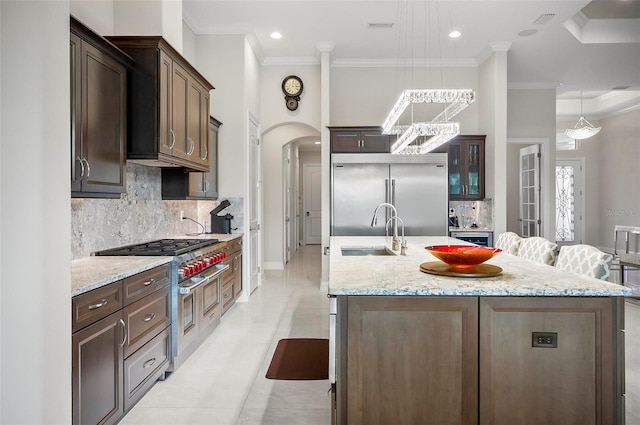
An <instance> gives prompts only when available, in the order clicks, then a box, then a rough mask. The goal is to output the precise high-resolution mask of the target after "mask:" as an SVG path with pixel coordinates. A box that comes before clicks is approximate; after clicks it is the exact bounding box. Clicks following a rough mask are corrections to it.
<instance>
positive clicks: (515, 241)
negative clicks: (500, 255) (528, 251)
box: [495, 232, 522, 255]
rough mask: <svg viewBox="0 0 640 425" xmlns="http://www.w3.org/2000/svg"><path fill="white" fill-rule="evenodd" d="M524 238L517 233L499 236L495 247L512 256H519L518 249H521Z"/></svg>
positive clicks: (505, 233) (506, 233)
mask: <svg viewBox="0 0 640 425" xmlns="http://www.w3.org/2000/svg"><path fill="white" fill-rule="evenodd" d="M521 240H522V238H521V237H520V236H518V234H517V233H513V232H504V233H500V235H498V239H496V243H495V247H496V248H499V249H501V250H502V252H506V253H507V254H511V255H518V249H519V248H520V241H521Z"/></svg>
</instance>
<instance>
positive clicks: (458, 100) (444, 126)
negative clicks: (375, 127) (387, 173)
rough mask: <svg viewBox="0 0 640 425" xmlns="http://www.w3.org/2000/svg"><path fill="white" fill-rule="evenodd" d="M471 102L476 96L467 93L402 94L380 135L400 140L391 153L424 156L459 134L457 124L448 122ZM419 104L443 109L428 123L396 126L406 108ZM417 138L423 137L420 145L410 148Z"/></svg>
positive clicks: (424, 91)
mask: <svg viewBox="0 0 640 425" xmlns="http://www.w3.org/2000/svg"><path fill="white" fill-rule="evenodd" d="M474 100H475V93H474V92H473V90H470V89H410V90H404V91H403V92H402V94H401V95H400V97H399V98H398V101H397V102H396V104H395V105H394V106H393V108H391V112H389V115H388V116H387V119H386V120H385V122H384V124H383V125H382V133H383V134H395V135H398V136H399V137H398V138H397V139H396V141H395V143H393V145H392V146H391V153H392V154H424V153H427V152H431V151H432V150H434V149H436V148H437V147H438V146H440V145H442V144H444V143H446V142H447V141H449V140H451V139H452V138H454V137H455V136H457V135H458V134H460V123H457V122H450V121H449V119H450V118H452V117H453V116H455V115H456V114H458V113H459V112H460V111H462V110H463V109H464V108H466V107H467V106H468V105H469V104H470V103H472V102H473V101H474ZM418 103H442V104H445V105H446V106H445V108H444V110H443V111H442V112H440V113H439V114H438V115H436V116H435V117H434V118H433V119H431V121H428V122H413V123H411V124H410V125H399V124H397V122H398V120H399V119H400V117H401V116H402V114H403V113H404V112H405V110H406V109H407V107H408V106H409V105H412V104H418ZM420 136H425V137H423V139H422V142H421V143H417V144H413V145H412V143H413V142H414V141H415V140H416V139H417V138H418V137H420ZM427 136H428V137H427Z"/></svg>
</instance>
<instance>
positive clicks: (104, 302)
mask: <svg viewBox="0 0 640 425" xmlns="http://www.w3.org/2000/svg"><path fill="white" fill-rule="evenodd" d="M105 305H107V300H106V299H101V300H100V302H99V303H95V304H91V305H90V306H89V310H97V309H99V308H100V307H103V306H105Z"/></svg>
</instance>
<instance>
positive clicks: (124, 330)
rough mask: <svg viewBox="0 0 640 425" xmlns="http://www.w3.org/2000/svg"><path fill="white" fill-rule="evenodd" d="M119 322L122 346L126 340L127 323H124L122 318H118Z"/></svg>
mask: <svg viewBox="0 0 640 425" xmlns="http://www.w3.org/2000/svg"><path fill="white" fill-rule="evenodd" d="M120 324H121V325H122V342H121V343H120V347H124V344H125V343H126V342H127V324H126V323H124V320H122V319H120Z"/></svg>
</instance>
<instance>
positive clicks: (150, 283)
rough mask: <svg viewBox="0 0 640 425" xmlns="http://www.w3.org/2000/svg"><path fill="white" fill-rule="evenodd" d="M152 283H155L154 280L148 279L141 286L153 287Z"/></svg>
mask: <svg viewBox="0 0 640 425" xmlns="http://www.w3.org/2000/svg"><path fill="white" fill-rule="evenodd" d="M154 283H156V280H155V279H149V280H148V281H147V282H145V283H143V285H144V286H149V285H153V284H154Z"/></svg>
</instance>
